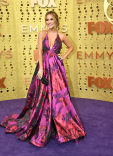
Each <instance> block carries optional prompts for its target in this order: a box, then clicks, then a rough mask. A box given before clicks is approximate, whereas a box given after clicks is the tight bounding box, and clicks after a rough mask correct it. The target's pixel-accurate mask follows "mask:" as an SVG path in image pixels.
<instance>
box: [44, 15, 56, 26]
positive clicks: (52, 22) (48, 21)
mask: <svg viewBox="0 0 113 156" xmlns="http://www.w3.org/2000/svg"><path fill="white" fill-rule="evenodd" d="M46 25H47V27H48V28H53V27H56V23H55V18H54V17H53V16H52V15H51V14H48V15H47V16H46Z"/></svg>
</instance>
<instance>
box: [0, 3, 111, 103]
mask: <svg viewBox="0 0 113 156" xmlns="http://www.w3.org/2000/svg"><path fill="white" fill-rule="evenodd" d="M53 9H54V11H55V12H56V13H57V14H58V15H59V21H60V29H59V31H60V32H62V33H65V34H66V36H67V37H68V38H69V40H70V41H71V42H72V44H73V46H74V50H73V52H72V53H71V54H70V55H69V56H68V57H67V58H66V60H64V65H65V70H66V77H67V80H68V84H69V89H70V93H71V96H72V97H80V98H90V99H98V100H104V101H111V102H113V46H112V45H113V17H112V16H113V2H112V0H16V1H15V0H0V101H2V100H9V99H18V98H25V97H26V95H27V91H28V89H29V85H30V82H31V79H32V76H33V73H34V70H35V67H36V64H37V62H38V54H37V49H38V47H37V42H38V33H39V31H41V30H43V29H45V21H44V18H45V14H46V12H47V11H51V10H53ZM66 51H67V47H66V45H65V44H63V46H62V50H61V54H62V55H63V54H64V53H65V52H66Z"/></svg>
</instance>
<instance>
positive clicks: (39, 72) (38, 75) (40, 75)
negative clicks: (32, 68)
mask: <svg viewBox="0 0 113 156" xmlns="http://www.w3.org/2000/svg"><path fill="white" fill-rule="evenodd" d="M42 76H43V70H42V69H39V71H38V73H37V75H36V77H38V79H41V78H42Z"/></svg>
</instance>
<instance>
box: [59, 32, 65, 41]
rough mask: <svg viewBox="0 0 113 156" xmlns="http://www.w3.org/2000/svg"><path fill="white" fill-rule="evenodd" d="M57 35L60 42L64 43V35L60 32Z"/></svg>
mask: <svg viewBox="0 0 113 156" xmlns="http://www.w3.org/2000/svg"><path fill="white" fill-rule="evenodd" d="M58 34H59V37H60V39H61V41H64V39H65V37H66V35H65V34H64V33H62V32H58Z"/></svg>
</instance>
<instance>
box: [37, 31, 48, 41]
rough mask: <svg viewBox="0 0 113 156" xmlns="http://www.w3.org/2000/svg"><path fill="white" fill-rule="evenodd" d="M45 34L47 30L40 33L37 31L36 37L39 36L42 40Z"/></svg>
mask: <svg viewBox="0 0 113 156" xmlns="http://www.w3.org/2000/svg"><path fill="white" fill-rule="evenodd" d="M46 33H47V30H41V31H39V34H38V35H39V37H40V38H42V39H44V37H45V35H46Z"/></svg>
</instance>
